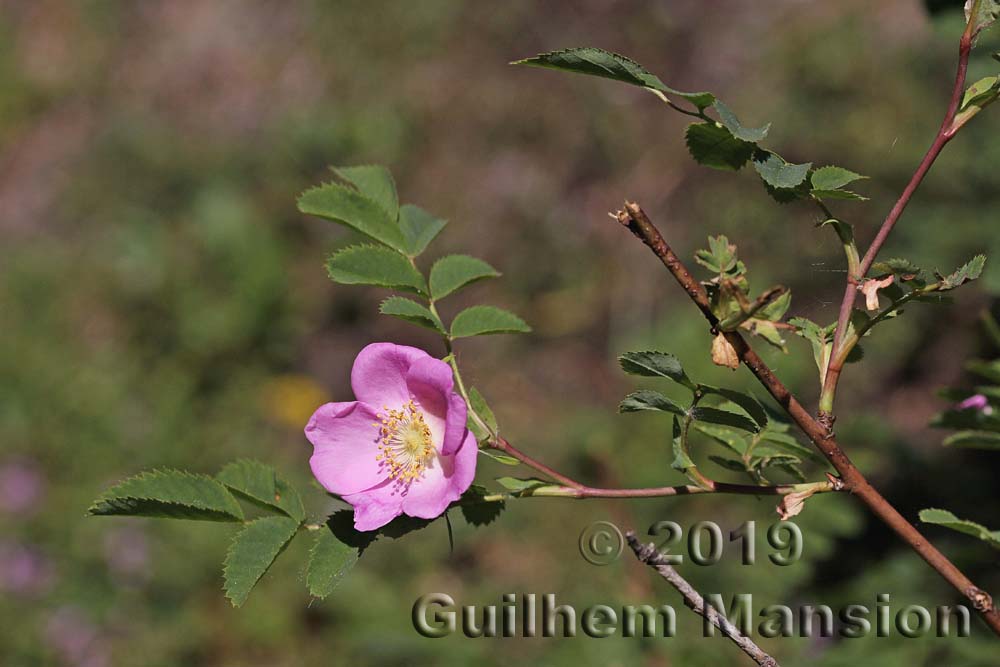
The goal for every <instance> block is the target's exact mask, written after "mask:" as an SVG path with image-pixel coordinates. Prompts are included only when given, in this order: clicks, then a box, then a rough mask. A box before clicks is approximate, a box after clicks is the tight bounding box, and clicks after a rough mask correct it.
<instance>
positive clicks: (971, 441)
mask: <svg viewBox="0 0 1000 667" xmlns="http://www.w3.org/2000/svg"><path fill="white" fill-rule="evenodd" d="M944 445H945V446H947V447H963V448H969V449H1000V433H996V432H993V431H959V432H958V433H955V434H953V435H949V436H948V437H947V438H945V439H944Z"/></svg>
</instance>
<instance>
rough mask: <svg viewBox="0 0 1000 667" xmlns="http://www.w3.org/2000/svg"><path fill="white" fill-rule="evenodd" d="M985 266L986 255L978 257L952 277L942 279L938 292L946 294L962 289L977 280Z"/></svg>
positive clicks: (964, 265)
mask: <svg viewBox="0 0 1000 667" xmlns="http://www.w3.org/2000/svg"><path fill="white" fill-rule="evenodd" d="M985 265H986V255H976V256H975V257H973V258H972V259H970V260H969V261H968V262H966V263H965V264H963V265H962V266H961V267H959V268H958V270H957V271H955V272H954V273H952V274H951V275H948V276H943V277H941V282H940V283H939V284H938V291H939V292H946V291H948V290H953V289H955V288H956V287H961V286H962V285H964V284H965V283H967V282H970V281H972V280H975V279H976V278H978V277H979V276H980V274H982V272H983V266H985Z"/></svg>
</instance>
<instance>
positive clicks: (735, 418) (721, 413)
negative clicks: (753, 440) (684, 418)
mask: <svg viewBox="0 0 1000 667" xmlns="http://www.w3.org/2000/svg"><path fill="white" fill-rule="evenodd" d="M691 418H692V419H694V420H695V421H699V422H708V423H709V424H718V425H720V426H732V427H733V428H738V429H741V430H743V431H748V432H750V433H756V432H757V431H758V430H759V429H758V428H757V424H755V423H754V422H753V421H751V420H750V419H747V418H746V417H744V416H743V415H740V414H736V413H735V412H730V411H729V410H720V409H719V408H706V407H702V406H700V405H699V406H696V407H694V408H691Z"/></svg>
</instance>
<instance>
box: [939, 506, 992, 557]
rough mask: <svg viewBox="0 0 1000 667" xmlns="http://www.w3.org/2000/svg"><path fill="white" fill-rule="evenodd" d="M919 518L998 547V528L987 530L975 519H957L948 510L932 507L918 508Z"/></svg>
mask: <svg viewBox="0 0 1000 667" xmlns="http://www.w3.org/2000/svg"><path fill="white" fill-rule="evenodd" d="M920 520H921V521H923V522H924V523H932V524H935V525H937V526H944V527H945V528H950V529H952V530H955V531H958V532H960V533H965V534H966V535H972V536H973V537H977V538H979V539H980V540H982V541H984V542H986V543H987V544H989V545H990V546H991V547H993V548H994V549H1000V530H989V529H988V528H986V526H983V525H982V524H978V523H976V522H975V521H969V520H968V519H959V518H958V517H957V516H955V515H954V514H952V513H951V512H949V511H948V510H942V509H933V508H932V509H925V510H920Z"/></svg>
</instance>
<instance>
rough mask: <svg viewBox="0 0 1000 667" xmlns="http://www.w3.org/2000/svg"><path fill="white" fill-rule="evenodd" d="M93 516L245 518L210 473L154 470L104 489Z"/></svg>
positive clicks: (232, 519)
mask: <svg viewBox="0 0 1000 667" xmlns="http://www.w3.org/2000/svg"><path fill="white" fill-rule="evenodd" d="M88 513H89V514H91V515H93V516H145V517H156V518H162V519H192V520H196V521H243V510H242V509H241V508H240V505H239V503H237V502H236V499H235V498H233V496H232V495H231V494H230V493H229V492H228V491H226V487H224V486H223V485H222V484H220V483H218V482H217V481H215V480H214V479H212V478H211V477H209V476H207V475H195V474H192V473H189V472H183V471H180V470H154V471H152V472H143V473H140V474H138V475H136V476H135V477H130V478H128V479H126V480H125V481H124V482H121V483H120V484H117V485H116V486H113V487H111V488H110V489H108V490H107V491H105V492H104V493H103V494H102V495H101V497H100V498H98V499H97V500H96V501H95V502H94V504H93V505H92V506H91V507H90V509H89V510H88Z"/></svg>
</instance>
